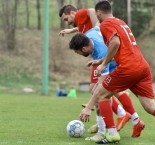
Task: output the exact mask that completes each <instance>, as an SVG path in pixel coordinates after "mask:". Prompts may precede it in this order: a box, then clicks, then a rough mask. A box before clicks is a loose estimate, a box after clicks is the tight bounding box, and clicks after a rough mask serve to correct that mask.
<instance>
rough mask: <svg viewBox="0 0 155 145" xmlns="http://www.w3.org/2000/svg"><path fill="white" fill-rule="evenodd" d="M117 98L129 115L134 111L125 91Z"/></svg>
mask: <svg viewBox="0 0 155 145" xmlns="http://www.w3.org/2000/svg"><path fill="white" fill-rule="evenodd" d="M118 100H119V101H120V102H121V103H122V105H123V108H124V109H125V111H127V112H129V113H130V114H131V115H132V114H134V113H135V112H136V111H135V108H134V106H133V104H132V101H131V99H130V97H129V96H128V95H127V94H126V93H123V94H122V95H120V96H119V98H118Z"/></svg>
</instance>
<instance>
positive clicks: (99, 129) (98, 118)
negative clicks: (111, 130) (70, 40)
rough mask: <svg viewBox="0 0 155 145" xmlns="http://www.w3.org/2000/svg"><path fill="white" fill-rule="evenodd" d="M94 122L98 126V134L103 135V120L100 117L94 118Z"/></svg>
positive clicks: (104, 127)
mask: <svg viewBox="0 0 155 145" xmlns="http://www.w3.org/2000/svg"><path fill="white" fill-rule="evenodd" d="M96 121H97V125H98V132H99V133H101V134H103V135H105V133H106V125H105V122H104V119H103V118H102V117H101V116H96Z"/></svg>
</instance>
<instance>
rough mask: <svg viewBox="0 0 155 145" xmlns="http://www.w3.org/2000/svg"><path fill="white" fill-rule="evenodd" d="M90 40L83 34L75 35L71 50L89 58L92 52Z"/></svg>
mask: <svg viewBox="0 0 155 145" xmlns="http://www.w3.org/2000/svg"><path fill="white" fill-rule="evenodd" d="M91 46H92V45H91V41H90V39H89V38H88V37H87V36H85V35H84V34H82V33H77V34H76V35H74V36H73V37H72V39H71V41H70V42H69V47H70V49H72V50H74V52H75V53H77V54H79V55H82V56H85V57H87V56H89V54H90V50H91Z"/></svg>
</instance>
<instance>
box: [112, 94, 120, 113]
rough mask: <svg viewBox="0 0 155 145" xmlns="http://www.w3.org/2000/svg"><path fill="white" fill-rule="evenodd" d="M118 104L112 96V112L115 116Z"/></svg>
mask: <svg viewBox="0 0 155 145" xmlns="http://www.w3.org/2000/svg"><path fill="white" fill-rule="evenodd" d="M118 105H119V103H118V102H117V101H116V98H115V97H114V96H112V110H113V112H114V113H115V114H117V108H118Z"/></svg>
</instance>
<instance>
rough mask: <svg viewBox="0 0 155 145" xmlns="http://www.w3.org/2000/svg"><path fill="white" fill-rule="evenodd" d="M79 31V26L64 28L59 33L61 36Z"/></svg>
mask: <svg viewBox="0 0 155 145" xmlns="http://www.w3.org/2000/svg"><path fill="white" fill-rule="evenodd" d="M77 31H78V28H77V27H75V28H72V29H64V30H61V31H60V32H59V35H60V36H64V35H65V34H70V33H75V32H77Z"/></svg>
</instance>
